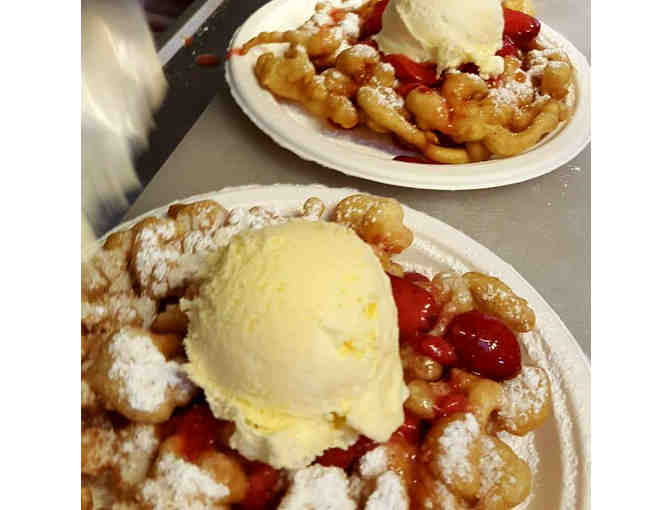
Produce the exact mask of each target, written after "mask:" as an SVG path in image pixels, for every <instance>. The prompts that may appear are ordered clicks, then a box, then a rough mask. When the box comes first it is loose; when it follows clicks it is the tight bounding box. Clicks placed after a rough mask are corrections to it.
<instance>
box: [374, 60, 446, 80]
mask: <svg viewBox="0 0 672 510" xmlns="http://www.w3.org/2000/svg"><path fill="white" fill-rule="evenodd" d="M383 61H384V62H387V63H389V64H392V66H393V67H394V72H395V74H396V75H397V78H399V79H400V80H401V81H406V82H415V83H420V84H422V85H428V86H431V85H434V84H435V83H438V81H439V80H437V79H436V64H432V63H431V62H423V63H418V62H416V61H415V60H411V59H410V58H408V57H407V56H406V55H402V54H400V53H395V54H392V55H385V56H384V57H383Z"/></svg>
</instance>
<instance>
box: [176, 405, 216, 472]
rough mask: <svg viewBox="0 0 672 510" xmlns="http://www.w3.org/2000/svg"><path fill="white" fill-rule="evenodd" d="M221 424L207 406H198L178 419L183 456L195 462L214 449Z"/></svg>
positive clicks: (178, 432) (178, 431) (178, 433)
mask: <svg viewBox="0 0 672 510" xmlns="http://www.w3.org/2000/svg"><path fill="white" fill-rule="evenodd" d="M218 427H219V422H218V421H217V420H216V419H215V417H214V416H213V415H212V413H211V412H210V408H209V407H208V406H207V405H205V404H198V405H195V406H193V407H192V408H190V409H189V410H188V411H187V412H185V413H184V414H183V415H181V416H179V417H178V418H177V427H176V428H177V435H178V436H179V438H180V443H181V446H182V454H183V455H184V456H185V457H186V458H187V459H188V460H189V461H191V462H195V461H196V460H197V459H198V457H199V456H200V455H201V453H203V452H205V451H206V450H209V449H210V448H213V447H214V444H215V440H216V438H217V429H218Z"/></svg>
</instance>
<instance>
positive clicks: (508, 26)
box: [503, 7, 541, 47]
mask: <svg viewBox="0 0 672 510" xmlns="http://www.w3.org/2000/svg"><path fill="white" fill-rule="evenodd" d="M503 9H504V35H507V36H509V37H510V38H511V40H512V41H513V42H514V44H516V46H518V47H520V46H525V45H527V44H529V43H530V42H531V41H532V40H533V39H534V38H535V37H537V35H539V30H540V29H541V23H539V20H538V19H537V18H534V17H532V16H529V15H528V14H525V13H524V12H520V11H514V10H513V9H507V8H506V7H504V8H503Z"/></svg>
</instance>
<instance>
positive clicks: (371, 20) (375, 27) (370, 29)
mask: <svg viewBox="0 0 672 510" xmlns="http://www.w3.org/2000/svg"><path fill="white" fill-rule="evenodd" d="M389 2H390V0H381V1H380V2H378V3H377V4H376V5H374V6H373V9H372V11H371V14H370V15H369V17H368V18H367V19H366V21H365V22H364V23H363V24H362V28H361V29H360V31H359V38H360V39H366V38H367V37H370V36H372V35H374V34H377V33H378V32H380V30H381V29H382V28H383V12H384V11H385V7H387V4H388V3H389Z"/></svg>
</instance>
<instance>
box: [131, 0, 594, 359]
mask: <svg viewBox="0 0 672 510" xmlns="http://www.w3.org/2000/svg"><path fill="white" fill-rule="evenodd" d="M258 3H259V2H257V4H258ZM240 5H241V4H237V6H238V7H240ZM536 5H537V14H538V16H539V17H540V18H541V19H542V20H544V22H546V23H547V24H549V25H550V26H552V27H553V28H555V29H556V30H558V31H559V32H561V33H562V34H563V35H565V36H566V37H567V38H568V39H569V40H570V41H572V43H574V45H576V47H577V48H578V49H579V50H580V51H582V52H583V53H584V54H585V55H586V56H587V57H588V58H590V47H589V42H590V37H589V27H590V12H589V6H588V2H587V0H570V1H562V2H561V1H557V0H555V1H553V0H546V1H539V0H537V2H536ZM223 7H226V2H224V5H223ZM253 10H254V9H253V8H251V9H250V12H252V11H253ZM206 23H207V22H206ZM221 83H222V86H221V89H220V90H219V92H218V93H217V94H216V96H215V97H214V98H213V99H212V101H211V102H210V104H209V105H208V106H207V107H206V109H205V111H204V112H203V113H202V115H201V116H200V117H199V118H198V120H197V121H196V123H195V124H194V125H193V126H192V127H191V129H190V130H189V131H188V133H187V134H186V136H185V137H184V138H183V139H182V141H181V142H180V143H179V145H178V146H177V147H176V148H175V149H174V151H173V152H172V153H171V154H170V156H169V157H168V159H167V160H166V162H165V163H164V164H163V166H162V167H161V169H160V170H159V171H158V173H156V175H155V176H154V177H153V178H152V179H151V181H150V182H149V183H148V185H147V186H146V188H145V189H144V191H143V192H142V194H141V195H140V196H139V197H138V199H137V200H136V202H135V203H134V204H133V206H132V207H131V209H130V210H129V211H128V213H127V215H126V219H131V218H133V217H135V216H137V215H138V214H141V213H143V212H146V211H148V210H150V209H153V208H155V207H158V206H161V205H163V204H165V203H167V202H171V201H173V200H177V199H180V198H185V197H188V196H190V195H193V194H197V193H204V192H207V191H213V190H217V189H220V188H224V187H229V186H237V185H245V184H275V183H292V184H312V183H320V184H324V185H327V186H333V187H354V188H357V189H360V190H362V191H366V192H369V193H373V194H377V195H384V196H392V197H395V198H397V199H398V200H400V201H401V202H403V203H405V204H407V205H409V206H410V207H413V208H415V209H418V210H421V211H424V212H426V213H428V214H430V215H432V216H434V217H436V218H438V219H440V220H442V221H444V222H446V223H448V224H450V225H452V226H453V227H455V228H457V229H459V230H461V231H462V232H464V233H465V234H467V235H469V236H471V237H472V238H474V239H475V240H477V241H478V242H480V243H482V244H483V245H485V246H487V247H488V248H490V249H491V250H492V251H493V252H495V253H496V254H497V255H499V256H500V257H501V258H503V259H504V260H506V261H507V262H508V263H510V264H511V265H513V266H514V267H515V268H516V269H517V270H518V271H519V272H520V273H521V274H522V275H523V277H525V278H526V279H527V280H528V281H529V282H530V284H532V285H533V286H534V287H535V288H536V289H537V290H538V291H539V292H540V293H541V295H542V296H544V298H545V299H546V300H547V301H548V302H549V304H550V305H551V306H552V307H553V308H554V309H555V311H556V312H557V313H558V315H559V316H560V317H561V318H562V320H563V321H564V322H565V324H566V325H567V327H568V328H569V330H570V331H571V332H572V333H573V335H574V336H575V338H576V339H577V341H578V342H579V344H580V345H581V347H582V348H583V349H584V351H585V352H586V353H587V354H588V355H589V356H590V315H589V306H590V284H589V278H590V273H589V270H590V269H589V260H590V251H589V235H590V231H589V214H590V213H589V211H590V202H589V200H590V146H588V147H587V148H586V149H585V150H584V151H583V152H582V153H581V154H579V155H578V156H577V157H576V158H574V159H573V160H572V161H570V162H569V163H567V164H566V165H563V166H562V167H561V168H559V169H557V170H556V171H554V172H552V173H550V174H547V175H545V176H542V177H539V178H537V179H533V180H531V181H528V182H524V183H520V184H515V185H510V186H505V187H501V188H493V189H487V190H474V191H427V190H414V189H406V188H399V187H395V186H389V185H385V184H378V183H375V182H370V181H366V180H363V179H358V178H354V177H349V176H346V175H343V174H341V173H339V172H336V171H334V170H330V169H327V168H324V167H321V166H320V165H318V164H316V163H311V162H308V161H304V160H302V159H301V158H299V157H298V156H295V155H294V154H293V153H291V152H289V151H287V150H285V149H282V148H280V147H279V146H277V145H275V144H274V143H273V142H272V141H271V139H270V138H268V137H267V136H266V135H265V134H264V133H263V132H261V131H260V130H259V129H257V128H256V127H255V126H254V125H253V124H252V123H251V122H250V121H249V120H248V119H247V117H246V116H245V115H244V114H243V112H242V111H241V110H240V109H239V108H238V106H237V105H236V104H235V102H234V101H233V99H232V97H231V95H230V93H229V90H228V88H227V86H226V84H225V81H224V78H223V77H222V79H221Z"/></svg>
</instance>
